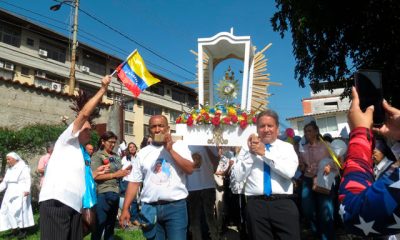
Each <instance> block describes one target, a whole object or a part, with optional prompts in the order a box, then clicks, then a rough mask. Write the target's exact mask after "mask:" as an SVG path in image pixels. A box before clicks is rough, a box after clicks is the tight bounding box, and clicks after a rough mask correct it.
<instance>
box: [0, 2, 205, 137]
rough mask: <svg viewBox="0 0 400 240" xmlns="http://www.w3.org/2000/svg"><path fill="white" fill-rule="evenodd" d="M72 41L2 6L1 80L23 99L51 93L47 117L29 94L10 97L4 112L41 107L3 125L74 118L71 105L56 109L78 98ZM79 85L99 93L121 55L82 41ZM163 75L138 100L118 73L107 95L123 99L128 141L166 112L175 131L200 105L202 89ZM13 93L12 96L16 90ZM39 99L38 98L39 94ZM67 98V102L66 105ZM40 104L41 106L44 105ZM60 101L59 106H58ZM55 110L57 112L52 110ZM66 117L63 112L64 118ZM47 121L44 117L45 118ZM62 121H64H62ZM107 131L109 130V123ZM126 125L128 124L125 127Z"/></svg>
mask: <svg viewBox="0 0 400 240" xmlns="http://www.w3.org/2000/svg"><path fill="white" fill-rule="evenodd" d="M70 48H71V43H70V39H68V38H67V37H65V36H63V35H62V34H59V33H57V32H55V31H53V30H51V29H48V28H46V27H43V26H40V25H38V24H35V23H32V22H30V21H28V20H25V19H23V18H21V17H19V16H16V15H14V14H11V13H9V12H6V11H3V10H0V81H3V83H2V84H1V86H2V87H3V89H2V90H3V91H10V92H11V93H12V92H13V91H15V94H14V95H15V96H18V97H19V98H21V97H22V96H23V95H21V94H20V93H22V92H27V94H29V93H30V94H33V95H35V94H39V95H43V96H45V97H46V96H47V98H45V99H47V101H43V100H40V101H43V103H42V104H44V105H42V106H46V104H48V106H49V107H46V109H47V112H46V114H49V115H52V117H47V115H46V114H43V112H41V111H40V107H32V106H33V105H30V102H29V99H32V98H29V97H27V98H26V103H25V104H21V102H24V101H23V100H22V101H20V102H19V103H18V105H17V103H16V102H13V101H11V100H10V99H7V100H6V99H2V100H1V101H0V104H1V105H0V108H2V109H3V110H2V111H4V112H8V110H7V109H13V111H11V112H12V113H13V114H14V115H16V116H24V112H26V111H29V112H33V114H31V115H32V116H34V115H35V114H34V112H35V111H37V114H36V118H31V117H26V118H24V117H19V118H18V119H19V121H17V122H16V121H13V120H10V119H14V118H12V117H11V116H10V118H9V119H6V120H5V121H0V127H11V128H13V127H14V128H15V127H16V128H18V127H22V126H23V125H29V124H34V123H54V124H57V123H59V122H60V121H61V120H62V119H64V120H65V119H74V113H73V112H72V111H71V110H70V109H69V108H68V107H67V108H68V109H65V110H64V111H60V110H59V109H58V110H57V111H56V110H55V108H54V107H51V106H52V104H53V105H54V101H55V102H57V101H63V102H64V104H61V105H59V106H62V107H63V108H65V107H66V106H69V105H71V104H70V103H71V101H72V98H73V96H70V95H68V92H69V86H68V80H69V74H70V65H71V62H70ZM76 56H77V57H76V58H77V59H76V73H75V76H76V83H75V89H74V91H75V93H77V92H78V90H79V89H82V90H85V91H86V92H88V93H95V92H96V91H97V89H98V88H99V87H100V79H101V78H102V77H103V76H104V75H106V74H110V73H112V72H113V71H114V69H115V68H116V67H117V66H118V65H119V64H120V63H121V62H122V61H123V59H120V58H118V57H115V56H112V55H110V54H107V53H106V52H104V51H102V50H99V49H96V48H94V47H92V46H89V45H86V44H83V43H79V46H78V48H77V53H76ZM153 75H154V76H155V77H157V78H158V79H160V81H161V82H160V83H158V84H156V85H153V86H152V87H150V88H148V89H147V90H146V91H144V92H143V93H142V94H141V95H140V96H139V97H138V98H137V99H136V98H133V97H132V94H131V93H130V92H129V91H128V90H126V89H125V88H124V87H123V86H122V85H121V84H120V82H119V81H118V80H117V79H116V77H114V79H113V81H112V83H111V84H110V86H109V88H108V92H107V96H105V97H104V98H103V103H106V104H109V105H111V104H117V103H120V102H121V99H122V100H123V101H122V103H123V106H124V111H123V114H121V115H123V122H122V121H121V124H120V125H123V133H124V139H125V141H126V142H131V141H132V142H135V143H136V144H140V142H141V141H142V139H143V137H144V136H145V135H146V134H147V133H148V129H147V123H148V120H149V118H150V116H151V115H154V114H164V115H166V116H167V118H168V119H169V121H170V124H171V129H172V131H174V129H175V124H174V123H175V119H176V117H177V116H178V115H179V114H180V113H182V112H183V111H189V109H190V108H192V107H194V106H195V104H196V102H197V100H196V98H197V93H196V92H195V90H194V89H192V88H189V87H187V86H184V85H182V84H180V83H178V82H175V81H172V80H170V79H167V78H165V77H163V76H161V75H159V74H156V73H153ZM11 95H12V94H11ZM33 98H34V99H36V98H35V97H33ZM65 102H67V104H65ZM39 105H40V104H39ZM56 105H57V104H56ZM52 110H54V111H52ZM101 114H102V117H101V118H100V119H98V120H97V121H96V123H99V124H103V125H107V118H108V117H110V116H111V115H110V110H109V109H108V108H104V109H102V111H101ZM58 115H60V116H58ZM37 116H40V118H43V119H46V120H45V121H41V119H40V118H38V117H37ZM60 119H61V120H60ZM104 129H107V126H105V128H104ZM121 129H122V128H121Z"/></svg>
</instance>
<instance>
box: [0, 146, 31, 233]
mask: <svg viewBox="0 0 400 240" xmlns="http://www.w3.org/2000/svg"><path fill="white" fill-rule="evenodd" d="M6 158H7V164H8V166H9V168H8V169H7V172H6V175H5V176H4V179H3V181H2V182H1V183H0V192H2V191H4V190H6V192H5V194H4V198H3V202H2V204H1V208H0V231H6V230H9V229H13V231H14V234H17V233H18V238H23V237H25V235H26V232H25V230H24V228H27V227H30V226H33V225H34V224H35V223H34V221H33V214H32V206H31V198H30V196H29V195H30V189H31V175H30V169H29V167H28V165H26V163H25V162H24V161H23V160H22V159H21V157H20V156H19V155H18V154H16V153H15V152H10V153H9V154H7V157H6Z"/></svg>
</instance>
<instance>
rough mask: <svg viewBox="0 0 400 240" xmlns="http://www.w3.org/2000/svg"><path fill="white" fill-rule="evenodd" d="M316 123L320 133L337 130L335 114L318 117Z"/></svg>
mask: <svg viewBox="0 0 400 240" xmlns="http://www.w3.org/2000/svg"><path fill="white" fill-rule="evenodd" d="M317 125H318V127H319V131H320V133H321V134H324V133H326V132H332V131H337V130H338V126H337V122H336V117H335V116H332V117H326V118H318V119H317Z"/></svg>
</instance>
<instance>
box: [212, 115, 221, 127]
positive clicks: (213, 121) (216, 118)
mask: <svg viewBox="0 0 400 240" xmlns="http://www.w3.org/2000/svg"><path fill="white" fill-rule="evenodd" d="M211 123H212V124H213V125H214V126H219V124H220V123H221V119H219V116H215V117H213V118H212V119H211Z"/></svg>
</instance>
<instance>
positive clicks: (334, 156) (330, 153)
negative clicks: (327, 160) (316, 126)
mask: <svg viewBox="0 0 400 240" xmlns="http://www.w3.org/2000/svg"><path fill="white" fill-rule="evenodd" d="M319 140H320V141H321V142H322V143H323V144H324V145H325V147H326V148H327V149H328V152H329V155H331V158H332V159H333V162H334V163H335V164H336V165H337V166H338V167H339V168H340V169H343V166H342V164H340V162H339V160H338V159H337V157H336V154H335V153H334V152H333V151H332V149H331V147H330V146H329V145H328V144H327V143H326V142H325V141H324V139H323V138H322V137H321V136H319Z"/></svg>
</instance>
